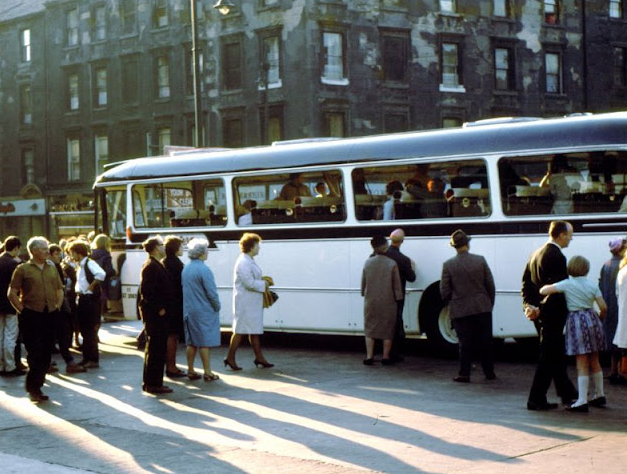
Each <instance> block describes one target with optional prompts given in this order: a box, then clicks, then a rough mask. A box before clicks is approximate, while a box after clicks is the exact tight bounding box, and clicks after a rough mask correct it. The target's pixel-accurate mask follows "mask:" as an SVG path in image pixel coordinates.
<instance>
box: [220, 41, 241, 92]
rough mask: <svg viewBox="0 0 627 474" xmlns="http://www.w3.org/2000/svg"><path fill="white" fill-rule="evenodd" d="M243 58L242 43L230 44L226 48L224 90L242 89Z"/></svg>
mask: <svg viewBox="0 0 627 474" xmlns="http://www.w3.org/2000/svg"><path fill="white" fill-rule="evenodd" d="M241 57H242V49H241V44H240V43H228V44H226V45H225V46H224V88H225V89H228V90H233V89H240V88H241V81H242V78H241Z"/></svg>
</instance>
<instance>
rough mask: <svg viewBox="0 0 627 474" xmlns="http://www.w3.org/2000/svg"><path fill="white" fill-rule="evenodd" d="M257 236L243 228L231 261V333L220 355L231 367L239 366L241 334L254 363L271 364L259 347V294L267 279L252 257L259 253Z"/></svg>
mask: <svg viewBox="0 0 627 474" xmlns="http://www.w3.org/2000/svg"><path fill="white" fill-rule="evenodd" d="M260 242H261V237H259V236H258V235H257V234H253V233H250V232H246V233H245V234H244V235H243V236H242V238H241V239H240V241H239V247H240V250H241V251H242V253H241V254H240V256H239V257H238V259H237V261H236V262H235V270H234V272H233V273H234V275H233V335H232V336H231V343H230V344H229V352H228V354H227V356H226V359H224V366H225V367H226V366H227V365H228V366H229V367H231V369H232V370H242V368H241V367H239V366H238V365H237V363H236V362H235V352H236V351H237V348H238V347H239V345H240V343H241V342H242V336H244V335H248V340H249V341H250V345H251V346H252V348H253V352H254V353H255V361H254V363H255V365H256V366H261V367H273V366H274V364H271V363H269V362H268V361H267V360H266V358H265V357H264V355H263V352H262V351H261V339H260V337H259V336H260V335H261V334H263V294H264V292H265V291H266V289H267V288H268V282H267V281H266V280H264V279H263V278H262V273H261V268H259V266H258V265H257V263H255V260H254V257H255V256H256V255H257V254H258V253H259V243H260Z"/></svg>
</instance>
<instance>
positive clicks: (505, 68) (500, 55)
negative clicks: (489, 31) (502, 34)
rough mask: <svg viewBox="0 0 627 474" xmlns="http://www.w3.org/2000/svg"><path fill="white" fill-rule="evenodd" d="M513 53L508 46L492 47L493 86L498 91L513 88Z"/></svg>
mask: <svg viewBox="0 0 627 474" xmlns="http://www.w3.org/2000/svg"><path fill="white" fill-rule="evenodd" d="M514 77H515V75H514V55H513V52H512V50H511V49H510V48H495V49H494V87H495V89H496V90H498V91H508V90H513V89H515V84H514Z"/></svg>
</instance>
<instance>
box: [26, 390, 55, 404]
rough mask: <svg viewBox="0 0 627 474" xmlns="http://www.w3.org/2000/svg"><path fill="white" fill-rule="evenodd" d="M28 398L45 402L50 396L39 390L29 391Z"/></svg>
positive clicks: (32, 400)
mask: <svg viewBox="0 0 627 474" xmlns="http://www.w3.org/2000/svg"><path fill="white" fill-rule="evenodd" d="M28 398H30V400H31V402H36V403H39V402H45V401H46V400H48V399H49V398H50V397H49V396H48V395H44V393H43V392H42V391H41V390H39V391H37V392H28Z"/></svg>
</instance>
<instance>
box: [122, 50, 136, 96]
mask: <svg viewBox="0 0 627 474" xmlns="http://www.w3.org/2000/svg"><path fill="white" fill-rule="evenodd" d="M122 101H123V103H124V104H125V105H135V104H137V103H138V101H139V64H138V61H137V60H136V59H131V60H125V61H123V62H122Z"/></svg>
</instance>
